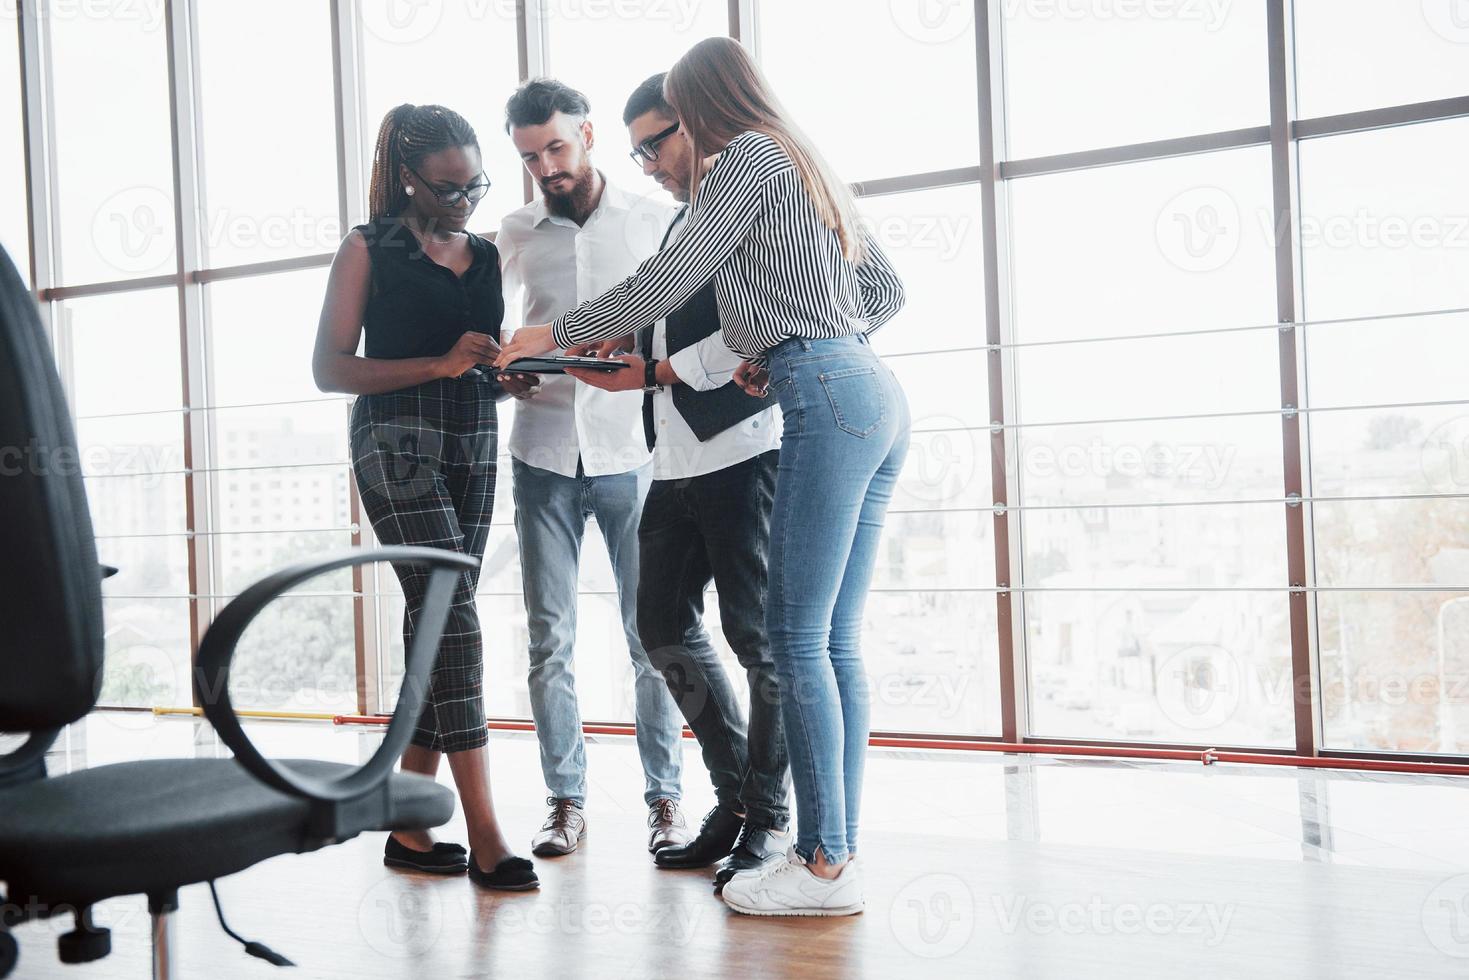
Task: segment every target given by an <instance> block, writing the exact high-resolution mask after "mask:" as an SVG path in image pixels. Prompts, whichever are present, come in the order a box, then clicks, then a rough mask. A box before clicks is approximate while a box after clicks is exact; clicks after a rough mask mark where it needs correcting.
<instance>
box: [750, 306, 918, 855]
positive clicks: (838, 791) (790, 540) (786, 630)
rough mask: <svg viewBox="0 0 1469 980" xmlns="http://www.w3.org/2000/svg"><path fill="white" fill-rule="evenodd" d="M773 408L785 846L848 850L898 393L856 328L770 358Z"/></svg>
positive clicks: (774, 595)
mask: <svg viewBox="0 0 1469 980" xmlns="http://www.w3.org/2000/svg"><path fill="white" fill-rule="evenodd" d="M769 370H770V384H771V390H772V391H774V392H775V393H776V395H777V396H778V397H779V398H780V407H781V411H782V412H783V413H784V415H785V434H784V438H783V439H782V442H781V451H780V468H779V470H778V471H777V474H776V483H775V505H774V509H773V511H772V514H771V524H770V584H769V589H770V594H769V599H768V602H767V604H766V607H765V623H766V629H767V631H768V632H769V634H770V647H771V656H772V657H773V658H774V660H775V667H776V671H777V672H778V674H779V677H780V689H781V711H782V715H783V719H784V728H785V735H786V747H787V751H788V753H789V755H790V762H791V780H792V782H793V784H794V785H795V795H796V851H797V852H798V853H799V854H800V855H801V856H802V857H803V858H805V859H806V860H811V858H812V856H813V855H814V854H815V852H816V850H817V848H820V849H821V850H822V852H824V853H825V855H826V858H827V860H828V861H830V862H832V863H839V862H841V861H843V860H845V859H846V858H847V857H849V856H850V855H851V854H852V853H854V852H855V850H856V844H857V818H858V815H859V811H860V806H861V798H862V768H863V764H864V762H865V761H866V757H867V738H868V728H869V726H868V713H869V712H868V703H869V690H868V683H867V675H866V672H865V671H864V670H863V668H862V652H861V646H862V644H861V640H862V609H863V606H864V605H865V603H866V600H867V590H868V587H869V586H870V585H871V583H872V572H873V567H874V566H875V564H876V561H877V548H878V542H879V539H880V538H881V537H882V526H883V519H884V517H885V516H886V513H887V506H888V501H889V500H891V499H892V493H893V486H894V484H895V483H896V482H897V479H898V473H899V471H900V470H901V469H902V466H903V460H904V458H905V457H906V456H907V454H908V431H909V428H910V419H909V413H908V400H907V398H906V397H905V396H904V394H903V389H902V387H901V386H900V385H899V384H898V381H897V379H896V378H895V377H894V376H893V373H892V371H890V370H889V369H888V367H887V366H886V365H885V364H883V363H882V361H881V360H879V359H878V357H877V355H876V354H874V353H873V352H872V348H871V347H869V346H868V344H867V338H866V337H863V336H860V335H858V336H849V337H842V338H838V339H833V340H805V339H803V338H792V339H790V340H787V341H785V342H784V343H781V344H779V345H777V346H776V347H774V348H772V349H771V351H770V353H769Z"/></svg>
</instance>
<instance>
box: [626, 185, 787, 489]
mask: <svg viewBox="0 0 1469 980" xmlns="http://www.w3.org/2000/svg"><path fill="white" fill-rule="evenodd" d="M687 213H688V209H687V208H685V209H683V210H681V211H679V213H678V214H677V215H676V216H675V217H674V219H673V220H674V223H675V225H676V227H675V228H674V230H673V234H672V235H670V236H669V243H670V244H672V243H673V242H674V241H675V240H677V238H678V235H679V233H680V232H682V231H683V227H684V225H685V224H687V222H686V221H684V216H685V215H686V214H687ZM652 353H653V356H654V357H655V358H657V359H658V360H660V361H663V360H666V361H668V363H669V365H670V366H672V368H673V373H674V374H677V375H678V378H679V381H680V382H681V383H683V384H686V385H688V386H689V387H690V388H693V389H695V390H697V391H713V390H714V389H716V388H719V387H721V386H722V385H726V384H732V383H733V378H734V373H735V368H737V367H739V366H740V362H741V361H743V360H744V358H743V357H741V356H740V355H738V354H736V353H735V352H734V351H732V350H730V349H729V348H728V347H726V346H725V345H724V336H723V334H722V333H721V332H720V331H718V330H716V331H714V332H713V333H712V334H710V335H709V336H707V337H705V338H704V339H703V340H701V341H699V342H698V343H696V344H690V345H689V346H688V347H685V348H684V349H683V350H681V351H679V352H678V353H677V354H674V355H673V356H672V357H669V356H668V321H667V320H659V321H658V322H657V323H656V324H655V325H654V326H653V351H652ZM653 426H654V428H655V429H656V431H657V435H658V441H657V443H656V444H655V445H654V446H653V479H655V480H687V479H689V478H691V477H695V476H703V475H704V474H706V473H714V472H716V471H718V470H722V469H725V468H726V467H729V466H734V465H735V464H736V463H743V462H744V461H745V460H747V459H752V458H754V457H755V456H758V455H760V454H761V453H765V452H769V451H770V450H772V449H779V448H780V430H781V417H780V408H779V406H776V405H772V406H770V407H769V408H767V409H765V410H764V411H763V412H760V413H759V414H758V415H752V416H750V417H749V418H747V419H745V420H744V421H743V422H740V423H738V424H736V425H732V426H730V427H729V428H728V429H725V430H724V431H723V432H720V433H718V434H717V435H713V436H710V437H709V440H708V441H707V442H700V441H699V437H698V436H696V435H695V434H694V430H693V429H691V428H689V424H688V423H687V422H685V421H684V417H683V415H682V414H681V413H680V412H679V410H678V407H677V406H676V405H674V403H673V389H672V388H664V389H663V390H662V391H659V392H657V393H656V394H655V395H654V396H653Z"/></svg>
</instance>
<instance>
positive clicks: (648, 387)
mask: <svg viewBox="0 0 1469 980" xmlns="http://www.w3.org/2000/svg"><path fill="white" fill-rule="evenodd" d="M658 364H659V362H658V361H656V360H654V359H653V358H651V357H650V358H648V359H647V360H646V361H644V362H643V390H644V391H662V390H663V386H662V385H660V384H659V383H658Z"/></svg>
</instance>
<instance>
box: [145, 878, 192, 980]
mask: <svg viewBox="0 0 1469 980" xmlns="http://www.w3.org/2000/svg"><path fill="white" fill-rule="evenodd" d="M178 909H179V893H178V892H176V891H173V892H166V893H164V894H161V895H149V896H148V915H149V916H151V917H152V920H153V980H173V978H174V977H181V976H183V971H182V970H181V969H180V968H179V965H178V945H177V937H176V936H175V935H174V929H173V914H174V913H175V912H177V911H178Z"/></svg>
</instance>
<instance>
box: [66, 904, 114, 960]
mask: <svg viewBox="0 0 1469 980" xmlns="http://www.w3.org/2000/svg"><path fill="white" fill-rule="evenodd" d="M111 952H112V930H110V929H107V928H105V927H103V928H99V927H98V926H97V925H95V924H94V923H93V922H92V906H90V905H88V906H87V907H85V908H81V909H77V912H76V928H75V929H73V930H72V931H71V932H68V933H66V934H65V935H63V936H58V937H57V939H56V955H57V957H58V958H60V960H61V962H63V963H90V962H92V961H93V960H100V959H102V957H104V956H106V955H107V954H109V953H111Z"/></svg>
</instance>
